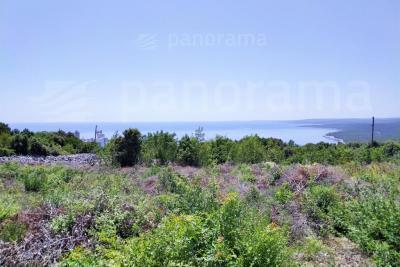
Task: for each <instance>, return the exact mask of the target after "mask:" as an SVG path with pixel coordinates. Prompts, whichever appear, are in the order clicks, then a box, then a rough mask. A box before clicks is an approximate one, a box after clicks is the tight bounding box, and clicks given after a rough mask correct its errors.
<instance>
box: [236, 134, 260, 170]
mask: <svg viewBox="0 0 400 267" xmlns="http://www.w3.org/2000/svg"><path fill="white" fill-rule="evenodd" d="M235 159H236V161H237V162H240V163H251V164H254V163H259V162H262V161H264V160H265V149H264V146H263V144H262V142H261V140H260V137H258V136H257V135H256V136H247V137H245V138H243V139H242V140H240V141H239V143H238V144H237V147H236V156H235Z"/></svg>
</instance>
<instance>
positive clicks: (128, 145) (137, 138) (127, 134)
mask: <svg viewBox="0 0 400 267" xmlns="http://www.w3.org/2000/svg"><path fill="white" fill-rule="evenodd" d="M141 139H142V138H141V134H140V132H139V130H138V129H127V130H125V131H124V132H123V136H122V137H118V138H117V139H116V141H115V145H116V155H115V158H116V161H117V162H118V163H119V164H120V165H121V167H126V166H133V165H135V164H136V163H138V162H139V158H140V157H139V156H140V149H141Z"/></svg>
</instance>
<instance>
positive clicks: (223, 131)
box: [9, 121, 336, 145]
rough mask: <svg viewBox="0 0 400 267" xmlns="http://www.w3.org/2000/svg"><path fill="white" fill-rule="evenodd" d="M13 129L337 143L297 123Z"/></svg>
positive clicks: (23, 125) (323, 130) (47, 125)
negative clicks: (134, 130) (200, 132)
mask: <svg viewBox="0 0 400 267" xmlns="http://www.w3.org/2000/svg"><path fill="white" fill-rule="evenodd" d="M9 125H10V127H11V128H15V129H19V130H23V129H25V128H27V129H29V130H31V131H34V132H39V131H57V130H60V129H61V130H64V131H69V132H74V131H79V132H80V136H81V138H84V139H89V138H92V137H94V131H95V127H96V125H97V126H98V130H102V131H103V133H104V134H105V135H106V137H108V138H110V137H112V136H113V135H114V134H121V133H122V132H123V131H124V130H125V129H127V128H138V129H139V130H140V131H141V132H142V133H143V134H146V133H149V132H156V131H160V130H163V131H166V132H173V133H175V134H176V136H177V137H178V138H179V137H181V136H183V135H185V134H189V135H192V134H193V133H194V131H195V130H196V129H197V128H199V127H203V129H204V133H205V137H206V139H212V138H215V136H216V135H222V136H226V137H229V138H231V139H235V140H238V139H241V138H242V137H244V136H247V135H255V134H257V135H259V136H262V137H275V138H280V139H282V140H284V141H286V142H287V141H289V140H293V141H294V142H296V144H299V145H303V144H306V143H318V142H321V141H323V142H328V143H336V141H335V140H332V139H329V138H326V137H325V135H326V134H327V133H329V132H333V131H335V129H329V128H319V127H318V128H317V127H312V125H311V124H309V125H308V124H307V123H304V122H301V123H300V122H295V121H235V122H129V123H128V122H123V123H111V122H109V123H104V122H103V123H95V122H93V123H87V122H85V123H10V124H9Z"/></svg>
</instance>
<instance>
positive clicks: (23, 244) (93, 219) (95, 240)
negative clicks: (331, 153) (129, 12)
mask: <svg viewBox="0 0 400 267" xmlns="http://www.w3.org/2000/svg"><path fill="white" fill-rule="evenodd" d="M399 180H400V167H399V165H398V164H396V163H376V164H370V165H360V164H355V163H349V164H346V165H340V166H326V165H320V164H312V165H299V164H296V165H276V164H273V163H267V162H265V163H259V164H253V165H249V164H236V165H233V164H222V165H213V166H210V167H204V168H195V167H181V166H177V165H168V166H156V165H155V166H151V167H134V168H122V169H121V168H105V167H96V168H89V169H85V170H82V169H69V168H66V167H62V166H21V165H17V164H3V165H0V239H1V241H0V265H6V266H15V265H18V264H29V265H35V264H36V265H53V264H58V265H60V266H93V265H99V266H299V265H307V264H311V265H317V264H321V265H325V266H327V265H336V266H343V265H346V264H347V265H348V266H358V265H364V266H366V265H378V266H399V265H400V249H399V248H400V204H399V199H400V194H399V190H400V188H399V184H400V183H399Z"/></svg>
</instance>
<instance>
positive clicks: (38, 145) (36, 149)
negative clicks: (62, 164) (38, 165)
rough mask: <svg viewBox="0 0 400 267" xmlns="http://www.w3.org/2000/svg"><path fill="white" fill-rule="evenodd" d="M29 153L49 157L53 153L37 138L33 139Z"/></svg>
mask: <svg viewBox="0 0 400 267" xmlns="http://www.w3.org/2000/svg"><path fill="white" fill-rule="evenodd" d="M29 152H30V154H31V155H33V156H48V155H50V153H51V152H50V149H49V148H48V147H47V146H46V145H45V144H43V143H42V142H41V141H40V140H39V139H37V138H32V140H31V145H30V151H29Z"/></svg>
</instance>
